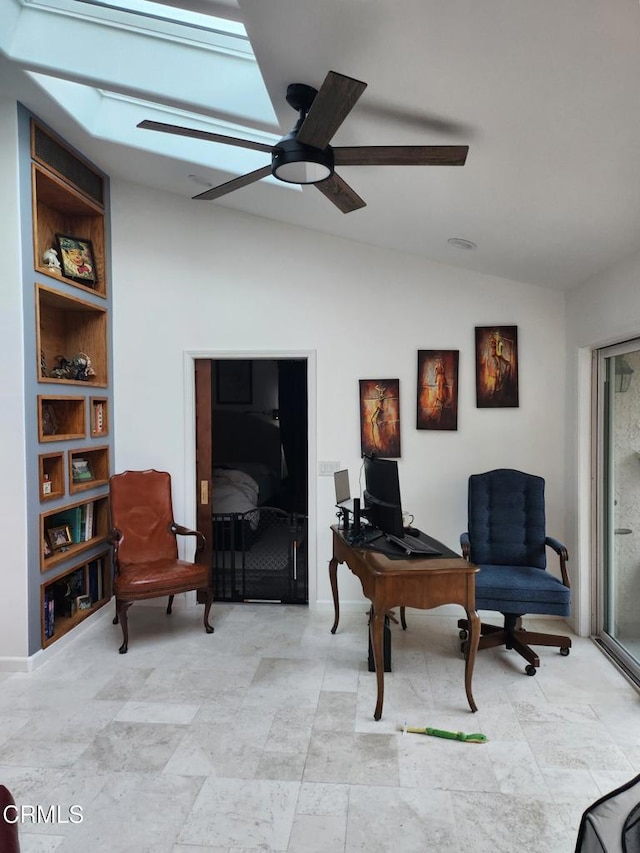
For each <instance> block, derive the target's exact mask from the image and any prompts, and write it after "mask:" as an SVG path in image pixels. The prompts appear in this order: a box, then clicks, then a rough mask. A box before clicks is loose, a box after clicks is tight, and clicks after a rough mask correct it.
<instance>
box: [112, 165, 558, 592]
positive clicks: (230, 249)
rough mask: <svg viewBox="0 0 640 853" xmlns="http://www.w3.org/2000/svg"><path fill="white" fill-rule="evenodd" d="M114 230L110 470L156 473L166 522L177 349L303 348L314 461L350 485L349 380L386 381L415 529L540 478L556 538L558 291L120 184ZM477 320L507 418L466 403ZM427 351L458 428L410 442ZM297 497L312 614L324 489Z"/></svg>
mask: <svg viewBox="0 0 640 853" xmlns="http://www.w3.org/2000/svg"><path fill="white" fill-rule="evenodd" d="M333 215H336V216H337V215H339V214H337V213H335V212H334V213H333ZM350 215H353V216H357V215H358V213H353V214H350ZM112 232H113V305H114V334H115V340H114V373H115V375H114V388H115V413H114V414H115V420H114V427H115V444H116V453H115V470H123V469H124V468H145V467H159V468H165V469H166V470H169V471H171V472H172V474H173V477H174V493H175V494H174V504H175V506H174V510H175V513H176V517H177V518H178V519H179V520H184V521H185V522H187V521H188V520H190V519H191V518H193V506H192V505H191V504H192V500H191V498H190V497H189V496H185V488H184V487H185V483H187V482H188V481H189V471H190V469H191V468H192V467H193V466H194V462H193V459H192V458H190V453H189V452H188V448H189V447H190V445H191V442H192V439H191V436H189V435H187V433H186V428H185V412H184V401H185V398H186V399H187V400H189V399H190V389H189V388H187V387H186V385H185V376H184V369H183V363H184V353H185V351H220V352H245V351H246V352H249V353H254V352H258V351H259V352H269V351H277V352H287V351H290V352H291V351H313V352H315V353H316V356H317V400H316V401H315V404H316V406H317V425H312V429H313V428H314V427H315V426H317V459H320V460H336V461H339V462H340V464H341V465H343V466H345V467H348V468H349V469H350V473H351V480H352V490H354V491H355V488H356V486H357V484H358V476H359V470H360V439H359V409H358V380H359V379H361V378H395V377H399V378H400V396H401V419H402V458H401V460H400V461H399V466H400V481H401V487H402V493H403V503H404V506H405V508H406V509H407V510H409V511H411V512H413V513H414V514H415V517H416V522H415V523H416V524H417V525H419V526H420V527H422V528H423V529H426V530H428V531H429V532H430V533H432V534H434V535H435V536H437V537H438V538H440V539H442V540H443V541H444V542H446V543H447V544H448V545H450V546H452V547H457V543H458V536H459V533H460V532H461V531H462V530H463V529H464V528H465V526H466V483H467V477H468V475H469V474H471V473H474V472H479V471H483V470H488V469H490V468H494V467H502V466H505V467H515V468H520V469H523V470H526V471H531V472H534V473H537V474H540V475H541V476H543V477H545V478H546V480H547V512H548V528H549V533H551V534H553V535H556V536H558V537H561V538H562V537H563V535H564V512H563V510H564V506H565V489H564V469H563V461H564V453H565V427H564V424H565V369H564V366H565V329H564V296H563V295H562V294H558V293H555V292H552V291H549V290H545V289H542V288H537V287H530V286H526V285H523V284H520V283H517V282H513V281H506V280H503V279H497V278H491V277H488V276H482V275H478V274H474V273H470V272H467V271H465V270H462V269H457V268H453V267H447V266H442V265H438V264H434V263H429V262H427V261H424V260H422V259H419V258H416V257H413V256H408V255H402V254H397V253H393V252H390V251H386V250H384V251H383V250H380V249H375V248H372V247H370V246H364V245H361V244H356V243H350V242H347V241H341V240H339V239H336V238H333V237H328V236H324V235H321V234H318V233H315V232H311V231H308V230H304V229H297V228H292V227H289V226H281V225H279V224H276V223H273V222H270V221H267V220H264V219H260V218H256V217H251V216H247V215H244V214H239V213H236V212H234V211H232V210H229V209H224V208H222V207H220V206H216V205H215V204H211V205H207V204H196V203H194V202H192V201H191V200H189V199H185V200H181V199H177V198H176V197H174V196H169V195H164V194H161V193H157V192H153V191H150V190H147V189H144V188H142V187H139V186H135V185H132V184H128V183H123V182H120V181H118V180H114V181H112ZM480 251H481V249H480ZM492 324H501V325H504V324H513V325H517V326H518V330H519V354H520V407H519V408H518V409H499V410H490V409H482V410H480V409H476V408H475V378H474V377H475V374H474V356H473V351H474V326H476V325H492ZM432 348H446V349H459V350H460V398H459V429H458V431H457V432H431V431H417V430H416V429H415V423H416V403H415V398H416V365H417V350H418V349H432ZM185 456H186V457H187V458H185ZM310 488H311V490H312V491H313V492H314V494H313V495H312V504H315V503H316V501H315V500H314V498H317V548H316V549H313V548H312V553H313V552H314V550H315V552H316V554H317V572H318V575H317V593H316V596H317V601H319V602H322V601H329V600H330V599H331V594H330V589H329V583H328V577H327V563H328V561H329V558H330V534H329V530H328V528H329V525H330V524H331V523H332V522H333V521H334V520H335V510H334V506H333V480H332V478H330V477H319V478H313V479H312V480H311V483H310ZM311 570H312V571H314V572H315V570H316V566H312V567H311ZM348 575H349V573H348V572H347V571H343V572H342V573H341V575H340V584H341V598H343V599H344V600H348V599H355V600H361V599H362V593H361V589H360V585H359V582H358V581H357V580H356V579H355V578H353V577H350V576H348ZM315 587H316V585H315V584H314V583H312V588H315ZM312 603H313V602H312Z"/></svg>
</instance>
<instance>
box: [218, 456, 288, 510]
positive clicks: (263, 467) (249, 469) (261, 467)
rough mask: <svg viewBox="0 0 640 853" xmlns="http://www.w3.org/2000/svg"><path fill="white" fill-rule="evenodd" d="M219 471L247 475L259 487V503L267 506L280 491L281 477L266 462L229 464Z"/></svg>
mask: <svg viewBox="0 0 640 853" xmlns="http://www.w3.org/2000/svg"><path fill="white" fill-rule="evenodd" d="M218 470H223V471H226V470H236V471H240V472H243V473H245V474H247V475H248V476H249V477H251V479H252V480H253V481H254V482H255V483H257V485H258V503H259V504H263V505H264V504H265V503H266V502H267V501H268V500H269V498H270V497H271V496H272V495H274V494H275V493H276V491H277V489H278V483H279V479H280V478H279V477H278V474H277V472H276V471H274V470H273V468H270V467H269V466H268V465H267V464H265V463H264V462H227V463H225V465H224V466H222V468H221V469H218V468H215V469H214V472H215V471H218Z"/></svg>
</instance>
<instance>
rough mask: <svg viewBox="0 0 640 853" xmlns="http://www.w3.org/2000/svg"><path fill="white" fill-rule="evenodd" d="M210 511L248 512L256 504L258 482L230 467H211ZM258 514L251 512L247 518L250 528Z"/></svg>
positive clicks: (255, 526)
mask: <svg viewBox="0 0 640 853" xmlns="http://www.w3.org/2000/svg"><path fill="white" fill-rule="evenodd" d="M211 497H212V511H213V513H214V514H216V513H229V512H250V511H251V510H253V509H255V508H256V507H257V505H258V484H257V483H256V481H255V480H254V479H253V477H251V476H250V475H249V474H246V473H245V472H244V471H237V470H235V469H232V468H214V469H213V490H212V495H211ZM259 518H260V515H259V513H257V512H251V514H250V515H249V516H247V519H248V521H249V523H250V525H251V528H252V530H255V529H256V528H257V526H258V521H259Z"/></svg>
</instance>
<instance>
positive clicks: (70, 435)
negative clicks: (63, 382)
mask: <svg viewBox="0 0 640 853" xmlns="http://www.w3.org/2000/svg"><path fill="white" fill-rule="evenodd" d="M51 430H53V432H51ZM86 435H87V425H86V412H85V399H84V397H53V396H49V395H46V394H39V395H38V441H40V442H45V441H69V440H70V439H74V438H85V437H86Z"/></svg>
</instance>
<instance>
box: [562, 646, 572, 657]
mask: <svg viewBox="0 0 640 853" xmlns="http://www.w3.org/2000/svg"><path fill="white" fill-rule="evenodd" d="M570 651H571V650H570V648H569V646H563V647H562V648H561V649H560V654H561V655H562V657H563V658H566V657H569V652H570Z"/></svg>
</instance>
